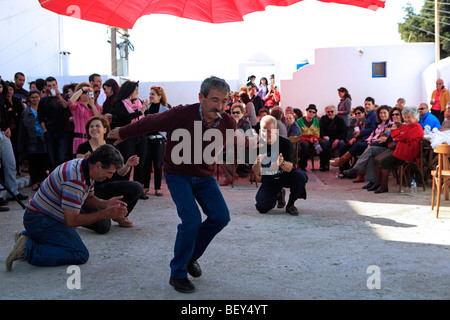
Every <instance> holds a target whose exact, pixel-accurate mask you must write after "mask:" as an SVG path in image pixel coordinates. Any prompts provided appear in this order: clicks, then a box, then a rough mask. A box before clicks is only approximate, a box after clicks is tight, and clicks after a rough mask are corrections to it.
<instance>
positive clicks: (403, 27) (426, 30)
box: [398, 0, 450, 59]
mask: <svg viewBox="0 0 450 320" xmlns="http://www.w3.org/2000/svg"><path fill="white" fill-rule="evenodd" d="M404 9H405V17H404V22H401V23H399V24H398V32H399V33H400V37H401V39H402V40H404V41H406V42H434V41H435V39H434V38H435V36H434V34H435V15H434V1H433V0H424V5H423V7H422V9H421V10H420V13H415V10H414V8H413V7H412V5H411V3H408V5H407V6H406V7H405V8H404ZM439 31H440V32H439V36H440V46H441V47H440V52H441V59H444V58H446V57H448V56H450V0H439Z"/></svg>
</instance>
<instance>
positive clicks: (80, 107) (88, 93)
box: [69, 82, 101, 155]
mask: <svg viewBox="0 0 450 320" xmlns="http://www.w3.org/2000/svg"><path fill="white" fill-rule="evenodd" d="M69 108H70V111H71V112H72V119H73V124H74V134H73V137H74V138H73V146H72V152H73V154H74V155H76V153H77V149H78V146H79V145H80V144H82V143H83V142H85V141H87V132H86V122H87V121H88V120H89V119H90V118H91V117H93V116H100V115H101V109H100V107H99V106H98V105H96V104H95V103H94V90H93V89H92V87H91V85H90V84H89V83H86V82H82V83H79V84H78V85H77V86H76V88H75V93H74V94H73V96H72V98H70V100H69Z"/></svg>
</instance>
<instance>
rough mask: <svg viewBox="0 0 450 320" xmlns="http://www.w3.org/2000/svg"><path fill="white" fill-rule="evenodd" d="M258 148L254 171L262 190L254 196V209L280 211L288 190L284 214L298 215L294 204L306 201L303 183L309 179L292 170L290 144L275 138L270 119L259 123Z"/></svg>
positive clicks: (274, 125) (293, 156)
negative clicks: (299, 200) (276, 209)
mask: <svg viewBox="0 0 450 320" xmlns="http://www.w3.org/2000/svg"><path fill="white" fill-rule="evenodd" d="M260 137H261V141H260V147H259V152H258V156H257V159H256V164H255V165H254V166H253V171H254V172H255V174H256V177H257V178H258V177H261V186H260V188H259V190H258V192H257V193H256V209H257V210H258V211H259V212H260V213H266V212H268V211H269V210H271V209H272V208H274V207H275V205H276V204H277V201H278V205H277V207H278V208H283V207H284V206H285V205H286V202H285V190H284V189H283V188H290V194H289V199H288V202H287V205H286V212H287V213H289V214H291V215H298V210H297V208H296V207H295V205H294V203H295V201H296V200H297V199H299V198H302V199H306V189H305V186H306V183H307V182H308V176H307V175H306V173H305V171H303V170H300V169H297V170H296V169H294V162H295V154H294V147H293V145H292V142H291V141H290V140H289V139H288V138H285V137H283V136H280V135H279V134H278V130H277V120H276V119H275V118H274V117H272V116H269V115H268V116H265V117H263V118H262V119H261V132H260Z"/></svg>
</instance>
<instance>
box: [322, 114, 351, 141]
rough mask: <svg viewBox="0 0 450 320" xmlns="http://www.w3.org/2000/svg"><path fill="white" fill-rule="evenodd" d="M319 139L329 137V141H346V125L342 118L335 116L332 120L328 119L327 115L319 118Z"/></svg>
mask: <svg viewBox="0 0 450 320" xmlns="http://www.w3.org/2000/svg"><path fill="white" fill-rule="evenodd" d="M319 123H320V137H321V138H323V137H326V136H328V137H330V141H333V140H336V139H339V140H344V141H345V140H346V138H347V130H348V129H347V125H346V124H345V122H344V120H342V118H340V117H338V116H335V117H334V118H333V119H330V118H328V116H327V115H324V116H322V118H320V121H319Z"/></svg>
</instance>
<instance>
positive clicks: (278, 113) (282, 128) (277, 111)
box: [270, 107, 287, 138]
mask: <svg viewBox="0 0 450 320" xmlns="http://www.w3.org/2000/svg"><path fill="white" fill-rule="evenodd" d="M270 115H271V116H273V117H274V118H275V119H277V128H278V132H279V134H280V136H283V137H285V138H287V129H286V125H285V124H284V123H283V121H281V119H282V118H283V109H281V108H280V107H274V108H272V110H270Z"/></svg>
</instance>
